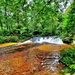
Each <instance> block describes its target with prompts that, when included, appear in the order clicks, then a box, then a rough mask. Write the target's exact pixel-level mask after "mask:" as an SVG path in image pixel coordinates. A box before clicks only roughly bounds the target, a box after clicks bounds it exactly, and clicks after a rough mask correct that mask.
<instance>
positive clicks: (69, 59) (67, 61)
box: [60, 48, 75, 74]
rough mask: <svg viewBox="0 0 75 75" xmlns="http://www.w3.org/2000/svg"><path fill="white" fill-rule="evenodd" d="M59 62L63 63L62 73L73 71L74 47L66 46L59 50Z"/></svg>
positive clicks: (74, 67) (74, 60) (74, 61)
mask: <svg viewBox="0 0 75 75" xmlns="http://www.w3.org/2000/svg"><path fill="white" fill-rule="evenodd" d="M60 57H61V60H60V61H61V62H62V63H63V64H64V69H63V70H62V72H64V73H70V74H73V73H75V48H67V49H65V50H62V51H61V52H60Z"/></svg>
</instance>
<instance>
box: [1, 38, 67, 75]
mask: <svg viewBox="0 0 75 75" xmlns="http://www.w3.org/2000/svg"><path fill="white" fill-rule="evenodd" d="M34 39H35V38H31V39H30V40H31V41H32V42H31V43H27V42H26V41H25V42H23V43H19V44H16V45H13V46H8V47H2V48H0V75H59V74H60V72H61V69H62V68H63V65H62V63H61V62H60V55H59V53H60V50H62V49H63V48H66V47H68V45H65V44H63V42H62V40H61V39H59V38H53V37H52V39H54V41H53V40H50V37H49V38H47V37H41V38H39V39H38V38H37V39H35V40H34ZM56 39H58V43H56V41H57V40H56ZM41 40H42V42H40V41H41ZM45 40H46V41H45ZM48 41H49V42H48ZM50 41H52V44H50ZM33 42H34V43H33ZM54 42H55V43H54ZM25 43H26V44H25Z"/></svg>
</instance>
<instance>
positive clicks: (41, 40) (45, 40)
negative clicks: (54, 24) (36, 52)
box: [20, 36, 63, 45]
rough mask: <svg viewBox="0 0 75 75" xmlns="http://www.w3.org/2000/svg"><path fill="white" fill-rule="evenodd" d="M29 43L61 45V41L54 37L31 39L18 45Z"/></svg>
mask: <svg viewBox="0 0 75 75" xmlns="http://www.w3.org/2000/svg"><path fill="white" fill-rule="evenodd" d="M30 42H34V43H40V44H42V43H50V44H59V45H61V44H63V41H62V39H61V38H60V37H56V36H51V37H33V38H31V39H29V40H27V41H24V42H23V43H20V44H26V43H30Z"/></svg>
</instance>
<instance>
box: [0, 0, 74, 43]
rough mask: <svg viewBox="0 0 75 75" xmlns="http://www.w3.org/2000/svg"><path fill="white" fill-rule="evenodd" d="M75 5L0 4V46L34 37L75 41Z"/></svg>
mask: <svg viewBox="0 0 75 75" xmlns="http://www.w3.org/2000/svg"><path fill="white" fill-rule="evenodd" d="M74 19H75V1H69V0H2V1H0V43H4V42H17V41H24V40H27V39H29V38H31V37H35V36H59V37H61V38H62V40H63V41H64V42H66V43H71V42H72V41H73V40H75V21H74Z"/></svg>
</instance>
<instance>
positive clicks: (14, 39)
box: [0, 36, 19, 43]
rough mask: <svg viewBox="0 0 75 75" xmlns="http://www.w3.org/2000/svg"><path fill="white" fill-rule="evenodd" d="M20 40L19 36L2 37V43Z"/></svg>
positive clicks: (0, 41)
mask: <svg viewBox="0 0 75 75" xmlns="http://www.w3.org/2000/svg"><path fill="white" fill-rule="evenodd" d="M18 40H19V39H18V37H17V36H0V43H5V42H17V41H18Z"/></svg>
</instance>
